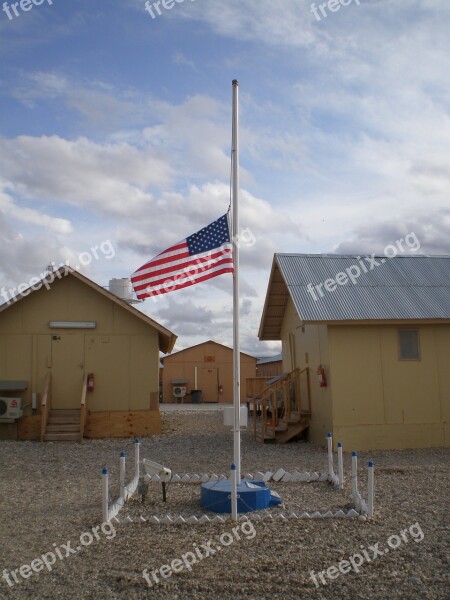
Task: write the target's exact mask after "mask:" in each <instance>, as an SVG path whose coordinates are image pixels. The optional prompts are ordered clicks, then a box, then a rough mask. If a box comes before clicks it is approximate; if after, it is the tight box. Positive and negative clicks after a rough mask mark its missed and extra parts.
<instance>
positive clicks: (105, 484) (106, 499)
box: [102, 467, 109, 523]
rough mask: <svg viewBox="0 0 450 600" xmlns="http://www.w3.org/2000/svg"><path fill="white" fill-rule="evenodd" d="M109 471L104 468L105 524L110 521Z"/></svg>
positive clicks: (103, 501)
mask: <svg viewBox="0 0 450 600" xmlns="http://www.w3.org/2000/svg"><path fill="white" fill-rule="evenodd" d="M108 478H109V475H108V469H107V468H106V467H103V469H102V519H103V521H102V522H103V523H107V522H108V521H109V518H108V517H109V493H108V487H109V485H108Z"/></svg>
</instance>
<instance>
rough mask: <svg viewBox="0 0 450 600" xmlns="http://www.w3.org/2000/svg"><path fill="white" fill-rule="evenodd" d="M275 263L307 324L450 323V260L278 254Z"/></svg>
mask: <svg viewBox="0 0 450 600" xmlns="http://www.w3.org/2000/svg"><path fill="white" fill-rule="evenodd" d="M275 262H276V264H277V265H278V267H279V269H280V272H281V275H282V277H283V279H284V281H285V283H286V286H287V289H288V291H289V294H290V296H291V298H292V300H293V302H294V305H295V307H296V309H297V312H298V314H299V316H300V318H301V319H302V320H303V321H354V320H383V319H450V256H397V257H395V258H387V257H386V256H384V255H381V256H372V257H365V256H362V257H361V256H342V255H323V254H276V255H275ZM339 274H343V275H339ZM352 275H353V279H352V278H351V276H352ZM336 277H338V278H339V279H340V281H341V282H342V283H341V284H340V285H338V284H337V283H336ZM327 280H333V281H334V284H330V283H329V284H328V287H329V288H333V287H335V288H336V289H334V290H333V291H328V290H327V289H325V282H326V281H327ZM268 293H270V290H269V292H268Z"/></svg>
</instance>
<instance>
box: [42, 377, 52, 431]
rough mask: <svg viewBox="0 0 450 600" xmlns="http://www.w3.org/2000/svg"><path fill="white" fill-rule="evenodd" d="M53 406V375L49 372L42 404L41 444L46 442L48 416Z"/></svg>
mask: <svg viewBox="0 0 450 600" xmlns="http://www.w3.org/2000/svg"><path fill="white" fill-rule="evenodd" d="M51 405H52V373H51V371H47V375H46V376H45V384H44V393H43V394H42V402H41V442H43V441H44V436H45V430H46V429H47V421H48V415H49V413H50V410H51Z"/></svg>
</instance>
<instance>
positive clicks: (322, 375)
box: [317, 365, 327, 387]
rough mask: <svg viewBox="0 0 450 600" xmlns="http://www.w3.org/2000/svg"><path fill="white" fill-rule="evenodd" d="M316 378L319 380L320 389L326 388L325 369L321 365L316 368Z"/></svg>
mask: <svg viewBox="0 0 450 600" xmlns="http://www.w3.org/2000/svg"><path fill="white" fill-rule="evenodd" d="M317 378H318V380H319V385H320V387H327V378H326V377H325V369H324V368H323V367H322V365H319V366H318V367H317Z"/></svg>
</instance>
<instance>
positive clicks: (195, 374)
mask: <svg viewBox="0 0 450 600" xmlns="http://www.w3.org/2000/svg"><path fill="white" fill-rule="evenodd" d="M197 370H198V367H194V390H198V387H197V385H198V379H197Z"/></svg>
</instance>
